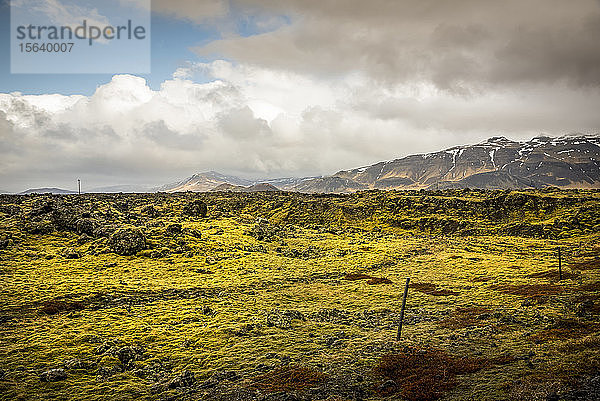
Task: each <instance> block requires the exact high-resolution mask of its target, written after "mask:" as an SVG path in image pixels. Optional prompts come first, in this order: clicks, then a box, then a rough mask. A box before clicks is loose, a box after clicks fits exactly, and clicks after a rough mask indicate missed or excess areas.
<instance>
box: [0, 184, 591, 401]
mask: <svg viewBox="0 0 600 401" xmlns="http://www.w3.org/2000/svg"><path fill="white" fill-rule="evenodd" d="M520 197H523V199H525V200H526V201H525V202H524V203H523V204H521V203H517V206H511V205H513V203H514V200H515V199H520ZM599 199H600V193H598V192H596V191H553V190H548V191H535V192H512V193H509V192H506V191H498V192H486V191H440V192H422V193H421V192H393V191H392V192H378V191H369V192H364V193H358V194H354V195H348V196H334V195H327V196H325V195H323V196H321V195H314V196H309V195H300V194H224V193H223V194H221V193H213V194H192V193H189V194H149V195H125V194H122V195H118V194H117V195H101V194H99V195H82V196H81V197H78V196H63V197H60V196H54V197H52V196H19V197H16V196H0V244H2V249H0V282H1V283H2V285H1V286H0V399H1V400H55V399H65V400H82V401H83V400H85V401H89V400H102V399H106V398H112V399H116V400H133V399H169V398H173V399H199V400H200V399H202V400H212V399H215V400H216V399H219V398H218V397H219V396H218V394H230V393H229V392H234V393H235V392H236V391H238V392H240V394H242V393H243V394H246V392H247V393H248V394H250V395H252V394H254V395H256V394H258V393H253V392H270V391H275V392H285V393H290V394H292V393H293V394H297V395H298V397H309V394H319V397H321V396H322V398H320V399H327V398H330V399H345V400H352V399H359V397H358V395H357V394H362V395H361V397H362V398H363V399H366V400H380V399H383V398H384V395H385V394H387V391H388V390H390V389H392V388H395V389H396V390H394V391H393V394H394V396H399V395H401V394H414V396H415V397H417V396H418V394H423V392H427V391H429V392H430V393H431V394H429V395H427V397H429V396H432V397H440V398H442V399H447V400H466V399H480V400H496V399H508V398H510V397H511V394H513V395H514V394H519V391H521V390H519V389H518V388H515V387H511V386H512V384H508V385H507V383H513V382H516V381H517V380H522V386H523V388H525V387H526V383H530V382H531V383H536V380H538V379H539V378H540V377H542V378H543V383H554V382H557V383H558V384H557V386H556V388H557V389H560V391H568V390H569V389H573V388H577V387H576V386H578V385H579V384H578V383H579V382H571V381H570V380H569V379H568V377H569V375H568V374H567V373H565V372H575V373H576V374H577V375H578V377H579V376H580V377H581V378H582V380H584V379H585V377H586V375H590V374H593V373H594V370H593V369H594V367H595V366H600V364H598V363H597V361H598V360H600V351H598V347H596V346H595V345H594V344H596V343H597V337H598V335H599V334H600V328H599V327H598V324H599V323H600V320H599V314H598V313H597V305H598V304H599V302H598V296H600V294H599V293H600V286H599V285H598V283H599V282H600V270H598V269H597V268H596V267H597V260H599V259H598V251H599V250H600V247H599V246H598V245H599V244H600V234H599V233H600V229H599V228H600V213H598V211H600V202H599ZM201 202H204V203H205V204H206V205H207V206H208V215H207V216H206V217H202V214H203V208H202V203H201ZM190 205H191V206H190ZM149 206H151V208H149ZM84 216H85V217H84ZM574 216H577V217H576V218H575V217H574ZM259 217H260V218H261V219H264V221H263V220H261V221H260V222H259V223H257V219H258V218H259ZM81 219H92V220H93V222H90V221H88V220H85V221H81ZM556 220H560V221H566V222H570V223H568V224H563V225H562V226H561V227H562V228H561V229H560V230H559V229H556V228H555V224H554V222H555V221H556ZM453 222H459V224H455V223H453ZM84 223H86V224H84ZM515 223H519V225H518V226H516V225H515ZM524 223H526V224H524ZM177 224H179V225H180V226H181V229H179V226H177ZM173 225H175V226H173ZM170 226H171V228H169V227H170ZM32 227H33V228H32ZM90 227H92V228H93V229H92V228H90ZM531 227H534V228H531ZM123 228H137V229H138V230H140V231H141V232H142V233H143V235H144V238H145V245H144V247H143V248H144V249H140V250H139V251H138V252H137V253H136V254H134V255H130V256H123V255H119V254H117V253H115V249H113V248H111V241H110V237H111V236H112V234H113V233H114V232H115V231H117V230H119V229H123ZM474 229H475V231H474ZM83 231H85V233H84V232H83ZM84 234H85V235H84ZM259 237H260V238H259ZM559 245H560V246H561V249H562V250H563V255H564V259H563V262H564V263H563V273H565V276H564V277H563V280H562V281H558V280H557V279H556V277H555V273H553V272H555V271H556V270H557V260H556V248H557V246H559ZM67 249H68V250H73V251H75V252H76V253H77V256H79V257H78V258H73V259H70V258H68V257H67V256H69V255H73V252H66V251H65V250H67ZM548 272H549V273H548ZM406 277H410V278H411V287H410V289H409V294H408V302H407V310H406V314H405V318H404V319H405V320H404V326H403V329H402V338H401V340H400V341H395V335H396V330H397V323H398V319H399V311H400V306H401V303H402V293H403V290H404V282H405V278H406ZM375 283H377V284H379V285H370V284H375ZM532 300H533V301H532ZM534 301H535V302H534ZM138 347H141V348H138ZM141 349H143V352H142V351H141ZM405 349H406V351H405ZM135 350H138V351H135ZM417 350H419V351H417ZM530 351H531V352H534V354H535V355H534V356H529V354H530ZM132 352H133V354H132ZM419 352H422V353H423V352H424V354H423V355H421V354H419ZM124 355H134V356H133V359H131V360H129V359H127V358H125V359H127V361H126V363H124V362H123V361H124V360H125V359H124V357H123V356H124ZM390 355H401V356H402V357H401V358H400V360H396V359H394V358H397V357H388V356H390ZM419 355H421V356H419ZM119 357H121V359H119ZM386 358H387V359H386ZM494 358H507V361H508V360H510V362H507V363H506V364H504V365H500V362H501V361H500V359H497V360H496V359H494ZM404 360H409V361H413V362H414V363H415V364H416V365H415V366H417V367H419V369H421V370H422V371H428V369H433V370H432V372H433V373H434V374H433V376H432V378H431V380H432V382H431V383H429V384H427V383H422V385H419V386H416V387H414V388H413V390H410V391H412V393H411V392H410V391H409V390H407V389H406V386H407V385H408V384H406V383H405V381H406V380H408V379H406V378H405V377H404V376H402V374H400V373H393V366H392V365H393V363H392V362H390V363H388V364H387V365H386V366H387V368H386V369H387V370H385V369H384V370H385V371H389V372H392V373H390V376H389V377H387V376H385V375H383V372H384V370H378V369H376V367H377V366H382V363H383V362H384V361H396V362H397V363H406V362H402V361H404ZM484 360H485V361H484ZM396 362H394V363H396ZM440 363H442V364H444V363H448V364H450V365H448V366H449V368H448V369H446V375H447V376H446V378H444V376H443V374H442V375H441V376H440V374H441V373H440V369H441V368H440ZM436 366H437V367H436ZM532 366H533V367H532ZM586 366H587V367H588V368H589V369H587V370H586ZM49 369H64V370H65V372H66V379H64V380H60V381H56V382H43V381H41V380H40V375H41V374H43V373H44V372H46V371H48V370H49ZM186 371H189V372H192V373H193V375H194V377H195V378H196V380H195V381H194V384H189V385H185V386H184V385H174V384H172V383H184V384H185V383H188V382H190V383H191V381H187V380H179V381H177V378H178V377H180V376H181V375H182V372H186ZM231 371H234V372H236V374H237V376H239V377H240V378H239V380H236V381H233V380H229V379H222V380H216V379H214V378H215V377H221V376H223V375H225V372H231ZM557 372H558V373H557ZM559 373H560V374H559ZM575 373H574V374H575ZM215 380H216V381H215ZM390 380H391V381H392V382H393V383H388V384H387V385H385V386H384V384H385V383H386V382H388V381H390ZM539 380H541V379H539ZM213 381H214V382H213ZM253 383H254V384H253ZM402 383H404V384H402ZM286 386H287V387H286ZM382 386H383V387H382ZM428 386H429V387H431V390H429V389H428V388H429V387H428ZM550 387H552V386H549V387H548V388H550ZM552 388H554V387H552ZM314 389H318V391H317V390H314ZM312 391H316V392H315V393H312ZM390 391H391V390H390ZM406 391H408V392H406ZM540 391H541V390H540ZM544 391H545V390H544ZM419 392H420V393H419ZM234 393H231V394H234ZM235 394H237V393H235ZM390 394H391V393H390ZM432 394H433V395H432ZM250 395H249V396H248V397H250ZM256 396H257V395H256ZM232 397H233V396H232ZM257 397H258V396H257ZM290 397H291V395H290ZM405 397H406V395H405ZM249 399H251V398H249Z"/></svg>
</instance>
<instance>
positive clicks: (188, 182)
mask: <svg viewBox="0 0 600 401" xmlns="http://www.w3.org/2000/svg"><path fill="white" fill-rule="evenodd" d="M221 184H231V185H234V186H250V185H253V184H254V182H252V181H249V180H245V179H243V178H239V177H235V176H230V175H224V174H220V173H217V172H215V171H208V172H206V173H198V174H194V175H193V176H191V177H189V178H186V179H185V180H183V181H179V182H175V183H172V184H167V185H163V186H162V187H158V188H156V190H157V191H161V192H185V191H193V192H207V191H210V190H211V189H213V188H216V187H217V186H219V185H221Z"/></svg>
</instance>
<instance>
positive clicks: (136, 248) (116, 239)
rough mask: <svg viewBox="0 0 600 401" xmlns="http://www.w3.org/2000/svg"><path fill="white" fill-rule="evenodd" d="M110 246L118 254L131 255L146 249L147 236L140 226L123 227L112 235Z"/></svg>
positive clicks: (109, 241)
mask: <svg viewBox="0 0 600 401" xmlns="http://www.w3.org/2000/svg"><path fill="white" fill-rule="evenodd" d="M108 246H109V247H110V249H111V250H112V251H113V252H115V253H116V254H118V255H122V256H131V255H135V254H136V253H138V252H140V251H142V250H144V249H146V237H145V236H144V233H142V231H141V230H139V229H138V228H121V229H119V230H117V231H115V232H114V233H113V234H112V235H111V236H110V238H109V240H108Z"/></svg>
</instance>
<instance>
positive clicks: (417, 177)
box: [294, 135, 600, 193]
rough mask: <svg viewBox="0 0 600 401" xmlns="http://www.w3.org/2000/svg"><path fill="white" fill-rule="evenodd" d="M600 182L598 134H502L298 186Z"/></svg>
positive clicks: (341, 188)
mask: <svg viewBox="0 0 600 401" xmlns="http://www.w3.org/2000/svg"><path fill="white" fill-rule="evenodd" d="M548 186H555V187H559V188H600V137H599V136H597V135H596V136H593V135H592V136H590V135H588V136H564V137H560V138H550V137H546V136H539V137H536V138H533V139H532V140H531V141H528V142H515V141H511V140H508V139H506V138H504V137H494V138H490V139H488V140H487V141H485V142H482V143H479V144H476V145H466V146H455V147H453V148H450V149H446V150H442V151H439V152H434V153H427V154H419V155H412V156H407V157H404V158H401V159H396V160H392V161H386V162H379V163H376V164H373V165H371V166H366V167H361V168H356V169H352V170H344V171H340V172H338V173H336V174H334V175H332V176H328V177H323V178H317V179H313V180H308V181H305V182H303V183H301V184H299V185H297V186H296V187H295V188H294V189H295V190H296V191H299V192H309V193H315V192H322V193H332V192H333V193H345V192H355V191H357V190H365V189H436V188H439V189H444V188H481V189H525V188H543V187H548Z"/></svg>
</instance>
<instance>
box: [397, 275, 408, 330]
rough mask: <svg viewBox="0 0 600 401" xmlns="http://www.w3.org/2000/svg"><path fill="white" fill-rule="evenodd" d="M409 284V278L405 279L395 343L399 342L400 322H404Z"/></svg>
mask: <svg viewBox="0 0 600 401" xmlns="http://www.w3.org/2000/svg"><path fill="white" fill-rule="evenodd" d="M409 283H410V277H407V278H406V284H405V285H404V296H403V297H402V309H400V323H399V324H398V335H397V336H396V341H400V333H402V321H403V320H404V308H405V307H406V297H407V296H408V284H409Z"/></svg>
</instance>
